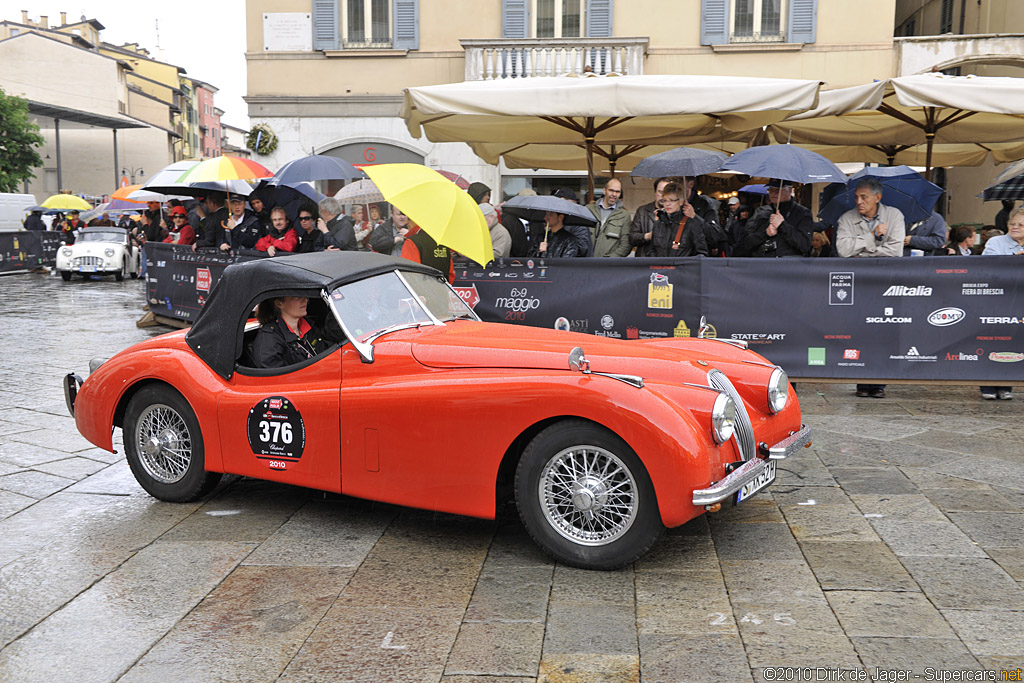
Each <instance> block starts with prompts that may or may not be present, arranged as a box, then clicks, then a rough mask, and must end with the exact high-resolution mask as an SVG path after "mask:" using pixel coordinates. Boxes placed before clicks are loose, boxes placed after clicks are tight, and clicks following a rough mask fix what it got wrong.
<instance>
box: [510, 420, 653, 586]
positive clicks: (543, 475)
mask: <svg viewBox="0 0 1024 683" xmlns="http://www.w3.org/2000/svg"><path fill="white" fill-rule="evenodd" d="M515 489H516V505H517V507H518V508H519V515H520V517H521V518H522V520H523V524H524V525H525V526H526V529H527V531H529V532H530V535H531V536H532V537H533V540H534V541H536V542H537V544H538V545H539V546H540V547H541V548H543V549H544V551H545V552H547V553H548V554H549V555H551V556H552V557H554V558H555V559H556V560H558V561H559V562H563V563H565V564H568V565H572V566H574V567H582V568H584V569H618V568H619V567H622V566H624V565H627V564H629V563H631V562H633V561H635V560H637V559H638V558H639V557H640V556H642V555H643V554H644V553H646V552H647V551H648V550H650V548H651V546H653V545H654V543H655V541H657V540H658V537H659V536H660V535H661V533H662V531H664V526H663V525H662V523H661V516H660V514H659V511H658V503H657V499H656V496H655V493H654V486H653V485H652V484H651V479H650V476H648V474H647V470H646V468H645V467H644V465H643V463H642V462H641V461H640V458H639V457H637V455H636V453H634V452H633V449H632V448H630V447H629V445H628V444H626V442H625V441H623V440H622V439H620V438H619V437H618V436H616V435H615V434H612V433H611V432H609V431H607V430H605V429H603V428H601V427H598V426H597V425H594V424H592V423H589V422H585V421H583V420H566V421H563V422H559V423H557V424H554V425H552V426H550V427H548V428H547V429H545V430H544V431H542V432H541V433H540V434H538V435H537V436H536V437H534V439H533V440H532V441H531V442H530V444H529V445H528V446H527V447H526V450H525V451H524V452H523V457H522V458H521V459H520V461H519V465H518V467H517V469H516V483H515Z"/></svg>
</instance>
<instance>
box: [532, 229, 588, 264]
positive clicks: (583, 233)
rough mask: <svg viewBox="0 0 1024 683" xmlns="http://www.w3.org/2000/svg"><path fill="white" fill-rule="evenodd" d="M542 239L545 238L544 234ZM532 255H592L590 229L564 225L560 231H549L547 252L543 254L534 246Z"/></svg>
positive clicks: (569, 256) (571, 256)
mask: <svg viewBox="0 0 1024 683" xmlns="http://www.w3.org/2000/svg"><path fill="white" fill-rule="evenodd" d="M540 239H541V241H543V240H544V235H543V234H541V236H540ZM537 244H538V245H539V244H540V242H538V243H537ZM530 255H531V256H546V257H549V258H573V257H577V256H590V231H589V230H587V228H586V227H584V226H582V225H563V226H562V229H561V230H559V231H558V232H549V233H548V249H547V252H545V253H543V254H541V253H540V251H539V250H538V249H537V247H534V248H533V249H531V254H530Z"/></svg>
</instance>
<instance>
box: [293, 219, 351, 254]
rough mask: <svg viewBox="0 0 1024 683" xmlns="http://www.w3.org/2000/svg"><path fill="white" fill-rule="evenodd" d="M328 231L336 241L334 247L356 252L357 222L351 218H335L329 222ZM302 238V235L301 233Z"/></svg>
mask: <svg viewBox="0 0 1024 683" xmlns="http://www.w3.org/2000/svg"><path fill="white" fill-rule="evenodd" d="M327 231H328V232H329V233H330V235H331V238H332V239H333V240H334V245H335V246H336V247H338V249H342V250H344V251H356V250H357V249H358V244H357V243H356V229H355V221H354V220H352V217H351V216H335V217H334V218H332V219H331V220H329V221H327ZM300 236H301V233H300Z"/></svg>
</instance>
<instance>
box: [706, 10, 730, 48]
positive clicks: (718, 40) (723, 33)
mask: <svg viewBox="0 0 1024 683" xmlns="http://www.w3.org/2000/svg"><path fill="white" fill-rule="evenodd" d="M728 42H729V0H701V2H700V44H701V45H725V44H726V43H728Z"/></svg>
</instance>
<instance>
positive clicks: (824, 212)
mask: <svg viewBox="0 0 1024 683" xmlns="http://www.w3.org/2000/svg"><path fill="white" fill-rule="evenodd" d="M868 176H872V177H875V178H878V180H879V181H881V183H882V203H883V204H885V205H886V206H892V207H895V208H897V209H899V210H900V213H902V214H903V220H904V221H906V223H907V225H910V224H911V223H916V222H918V221H923V220H927V218H928V217H929V216H931V215H932V210H933V209H934V208H935V202H937V201H938V199H939V197H940V196H941V195H942V193H943V192H944V190H943V189H942V188H941V187H939V186H938V185H936V184H935V183H930V182H928V181H927V180H925V178H924V176H922V175H921V174H920V173H918V172H917V171H915V170H914V169H912V168H910V167H909V166H869V167H867V168H864V169H862V170H860V171H857V172H856V173H854V174H853V175H852V176H850V180H849V181H848V182H847V183H845V184H843V183H833V184H832V185H829V186H828V187H826V188H825V189H824V191H823V192H822V193H821V207H822V208H821V210H820V211H819V212H818V217H819V218H821V220H822V221H824V222H825V223H828V224H829V225H836V224H837V223H838V222H839V217H840V216H842V215H843V214H844V213H846V212H847V211H849V210H850V209H853V208H856V206H857V203H856V199H855V197H854V192H855V191H856V189H857V181H858V180H860V179H861V178H866V177H868Z"/></svg>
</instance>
